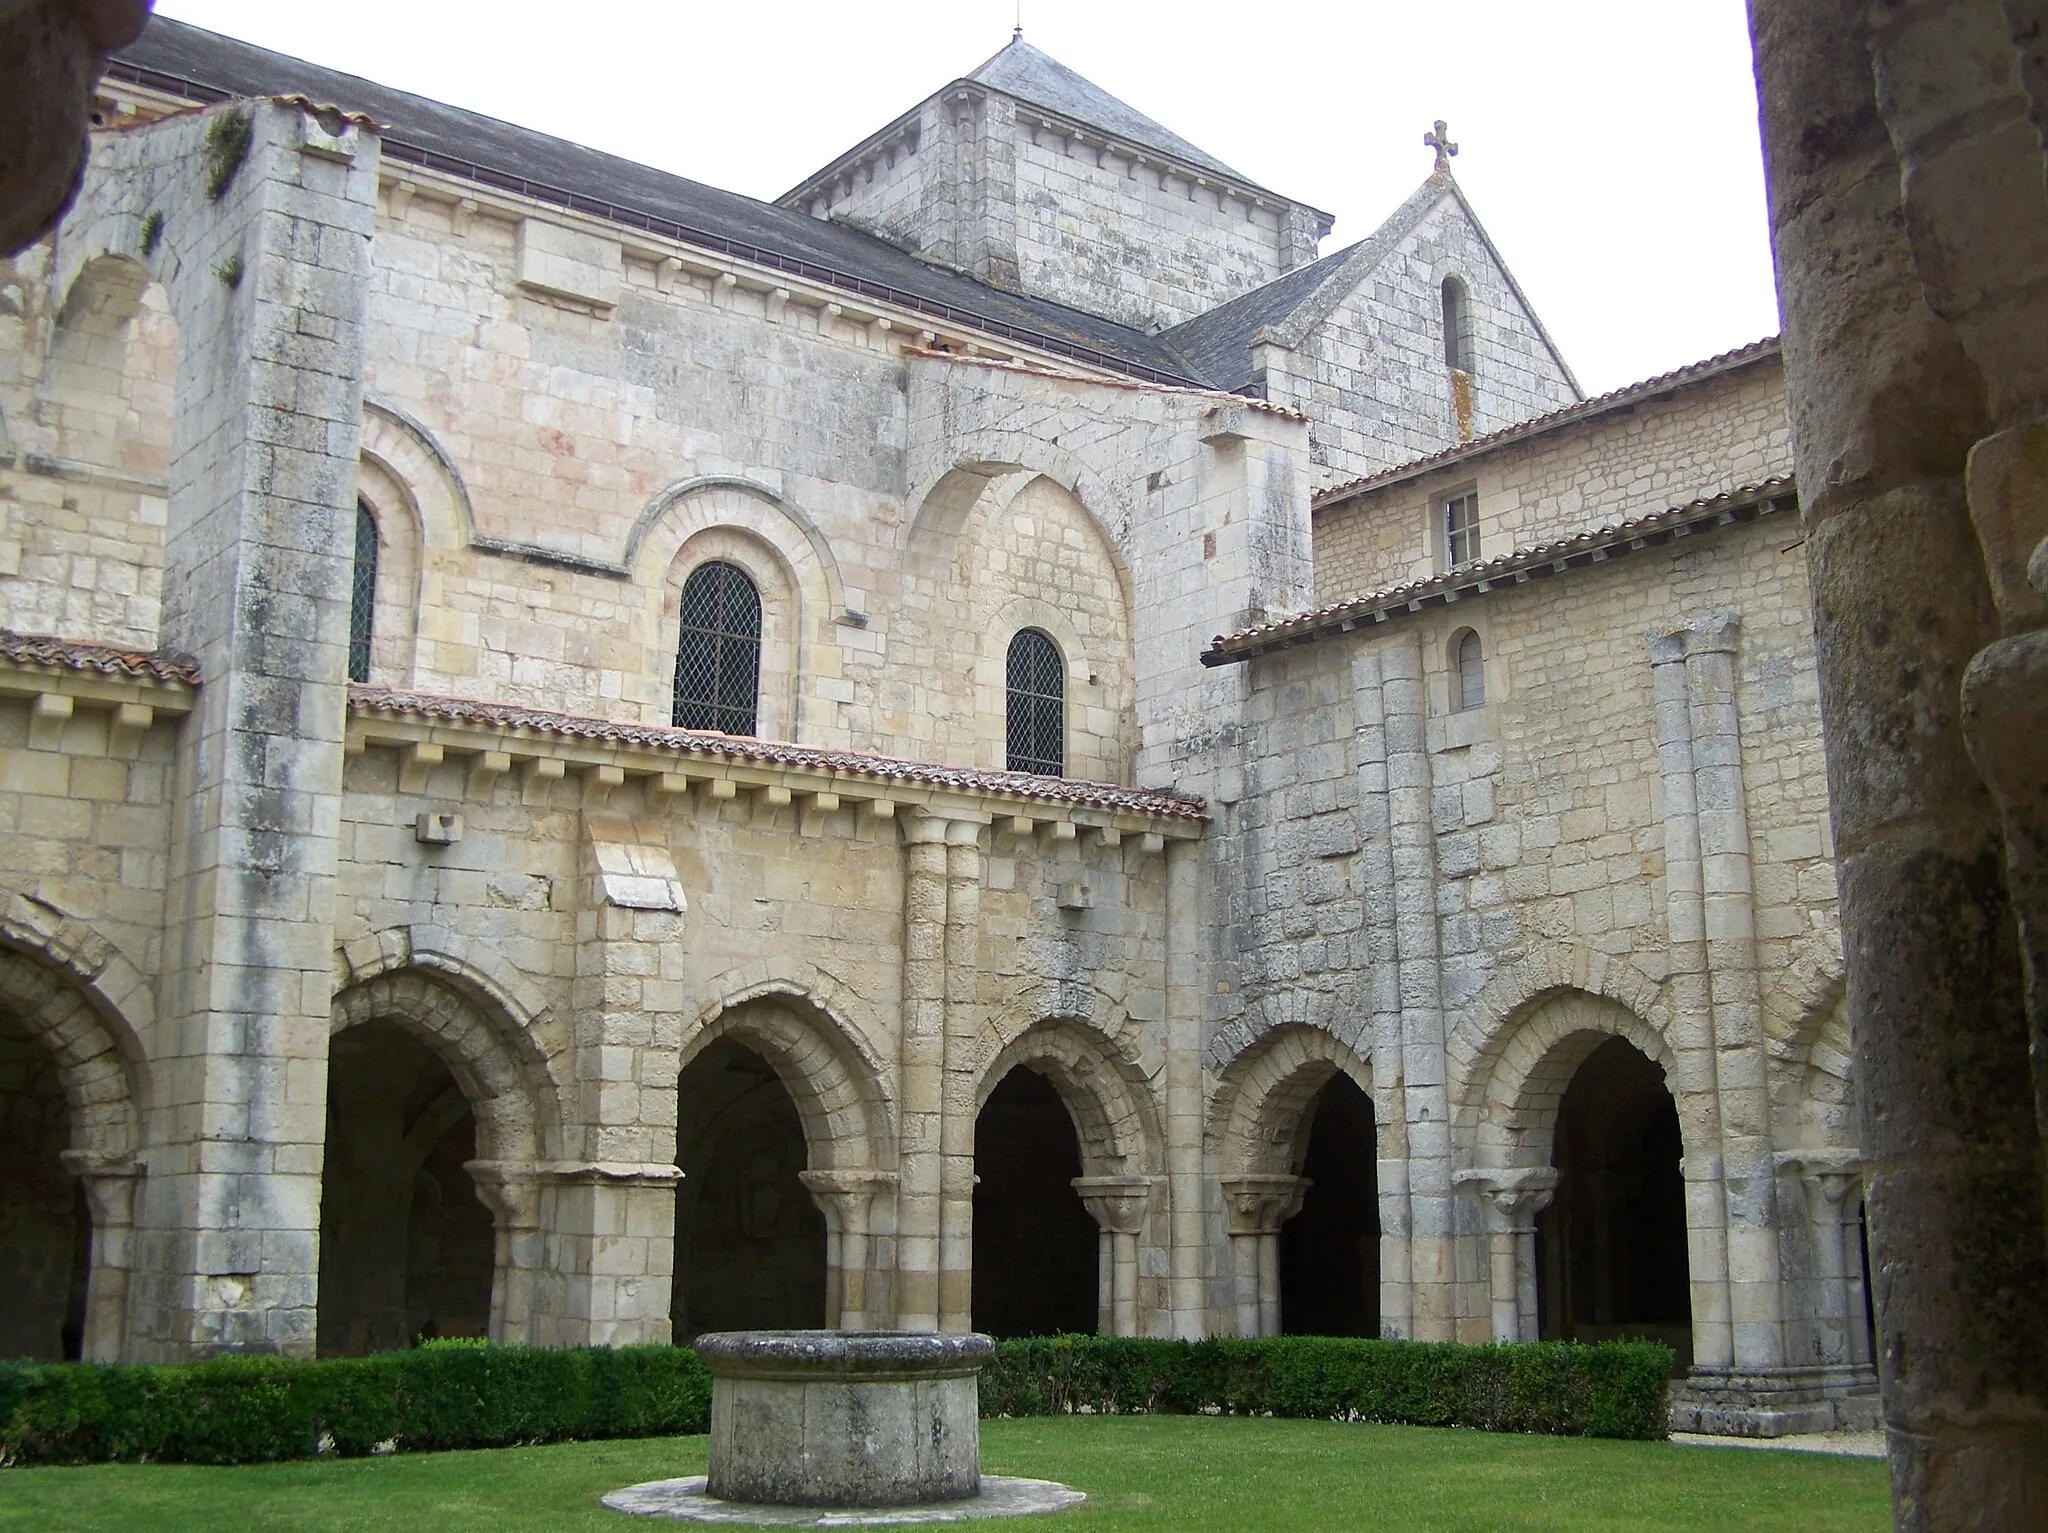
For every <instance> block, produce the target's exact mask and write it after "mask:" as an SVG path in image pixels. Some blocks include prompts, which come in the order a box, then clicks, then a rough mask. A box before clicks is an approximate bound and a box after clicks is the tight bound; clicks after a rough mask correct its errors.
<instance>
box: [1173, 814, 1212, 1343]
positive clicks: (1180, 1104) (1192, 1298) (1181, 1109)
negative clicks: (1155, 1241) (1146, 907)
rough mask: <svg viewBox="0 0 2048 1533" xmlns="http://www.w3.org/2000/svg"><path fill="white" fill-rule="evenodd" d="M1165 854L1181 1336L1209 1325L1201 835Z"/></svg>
mask: <svg viewBox="0 0 2048 1533" xmlns="http://www.w3.org/2000/svg"><path fill="white" fill-rule="evenodd" d="M1164 855H1165V860H1166V1170H1167V1209H1168V1228H1169V1231H1170V1234H1169V1238H1170V1240H1171V1242H1172V1249H1171V1253H1170V1259H1169V1267H1168V1271H1169V1275H1170V1276H1169V1290H1168V1291H1169V1293H1170V1294H1171V1301H1170V1303H1169V1306H1168V1307H1169V1309H1170V1310H1171V1319H1170V1324H1171V1326H1172V1333H1173V1335H1175V1336H1177V1337H1179V1338H1180V1339H1181V1340H1183V1341H1199V1340H1201V1338H1202V1337H1203V1336H1204V1335H1205V1334H1206V1333H1207V1330H1208V1326H1207V1323H1206V1322H1207V1316H1208V1308H1209V1307H1208V1303H1207V1299H1206V1295H1205V1292H1204V1281H1203V1280H1204V1278H1205V1276H1206V1273H1205V1270H1204V1264H1205V1260H1206V1258H1207V1255H1208V1241H1207V1239H1206V1227H1205V1221H1204V1219H1203V1208H1202V1204H1203V1201H1204V1199H1203V1192H1204V1179H1203V1176H1202V1133H1203V1115H1202V1109H1203V1101H1202V1012H1201V976H1202V967H1201V954H1200V950H1199V949H1200V942H1201V898H1202V891H1201V866H1202V864H1201V857H1202V846H1201V843H1199V842H1195V841H1177V840H1174V841H1168V842H1167V843H1166V849H1165V853H1164Z"/></svg>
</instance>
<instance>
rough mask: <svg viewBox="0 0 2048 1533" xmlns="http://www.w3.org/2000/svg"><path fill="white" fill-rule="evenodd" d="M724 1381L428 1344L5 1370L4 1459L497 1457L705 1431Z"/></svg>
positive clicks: (568, 1356)
mask: <svg viewBox="0 0 2048 1533" xmlns="http://www.w3.org/2000/svg"><path fill="white" fill-rule="evenodd" d="M710 1415H711V1375H710V1373H709V1372H708V1371H707V1370H706V1369H705V1367H704V1365H703V1363H701V1362H699V1361H698V1359H697V1354H696V1353H694V1352H691V1351H689V1350H688V1349H687V1348H681V1347H621V1348H618V1349H617V1350H613V1349H611V1348H607V1347H585V1348H577V1349H573V1350H563V1351H550V1350H542V1349H540V1348H536V1347H487V1346H483V1345H481V1344H473V1345H462V1344H456V1343H445V1342H443V1343H429V1344H427V1345H426V1346H423V1347H420V1348H419V1349H418V1350H416V1351H409V1352H385V1353H380V1354H378V1355H377V1356H375V1357H349V1358H327V1359H322V1360H321V1361H319V1362H291V1361H287V1360H285V1359H283V1358H276V1357H223V1358H216V1359H213V1360H212V1361H209V1362H203V1363H189V1364H184V1365H181V1366H176V1367H152V1366H150V1365H148V1364H132V1365H117V1366H106V1365H100V1364H91V1363H86V1364H79V1363H63V1364H48V1365H42V1366H37V1365H24V1364H11V1363H0V1456H4V1457H6V1458H12V1459H15V1460H17V1461H19V1462H23V1463H44V1464H83V1463H95V1462H103V1461H105V1460H109V1459H124V1460H135V1459H154V1460H162V1461H174V1462H182V1463H189V1464H247V1463H254V1462H257V1461H260V1460H265V1459H287V1458H306V1457H309V1456H311V1455H313V1454H315V1453H319V1452H322V1451H326V1452H333V1453H342V1454H362V1453H368V1452H370V1451H371V1450H372V1449H373V1448H375V1447H377V1446H378V1445H379V1444H383V1443H390V1444H392V1445H393V1446H394V1447H396V1448H398V1449H400V1450H403V1451H407V1452H426V1451H431V1450H433V1449H437V1448H497V1447H503V1446H505V1445H506V1444H509V1443H530V1442H549V1441H555V1440H559V1439H564V1438H591V1437H657V1436H663V1435H668V1434H674V1433H681V1432H702V1431H705V1430H706V1429H707V1427H708V1425H709V1422H710Z"/></svg>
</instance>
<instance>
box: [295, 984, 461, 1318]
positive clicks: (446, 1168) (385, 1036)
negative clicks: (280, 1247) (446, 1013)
mask: <svg viewBox="0 0 2048 1533" xmlns="http://www.w3.org/2000/svg"><path fill="white" fill-rule="evenodd" d="M475 1156H476V1116H475V1114H474V1113H473V1112H472V1111H471V1109H470V1105H469V1100H468V1098H467V1097H466V1096H465V1095H464V1094H463V1090H462V1087H461V1086H460V1085H459V1084H458V1083H457V1082H456V1080H455V1077H454V1076H453V1074H451V1073H450V1071H449V1069H448V1067H447V1065H445V1064H443V1063H442V1062H441V1060H440V1058H439V1057H438V1056H437V1055H436V1054H435V1053H434V1052H433V1050H431V1049H429V1048H428V1047H427V1046H426V1045H425V1044H423V1043H421V1042H420V1041H419V1040H418V1039H417V1038H415V1037H414V1036H413V1035H412V1034H411V1033H409V1032H407V1031H405V1030H404V1029H403V1028H401V1027H399V1026H398V1025H396V1024H395V1023H391V1022H367V1023H364V1024H362V1025H360V1026H357V1027H350V1028H346V1029H344V1030H343V1031H342V1032H339V1033H337V1034H335V1035H334V1038H333V1040H332V1042H331V1044H330V1046H329V1050H328V1061H327V1158H326V1164H325V1169H324V1171H323V1173H322V1178H321V1191H320V1320H319V1324H320V1342H319V1345H320V1354H321V1356H323V1357H357V1356H361V1355H363V1354H365V1353H369V1352H384V1351H389V1350H391V1349H393V1348H396V1347H409V1346H411V1345H413V1344H414V1343H415V1342H417V1341H422V1340H430V1339H432V1338H435V1337H442V1336H483V1335H486V1334H488V1332H489V1329H490V1320H491V1274H492V1265H493V1254H494V1253H493V1239H494V1237H493V1232H492V1224H491V1215H490V1212H489V1210H488V1209H486V1208H485V1207H484V1205H483V1204H482V1203H481V1202H480V1201H478V1199H477V1196H476V1186H475V1184H474V1183H473V1182H472V1181H471V1179H470V1175H469V1173H468V1172H467V1171H466V1170H464V1169H463V1165H464V1162H466V1161H469V1160H472V1159H474V1158H475Z"/></svg>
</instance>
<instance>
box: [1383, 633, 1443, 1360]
mask: <svg viewBox="0 0 2048 1533" xmlns="http://www.w3.org/2000/svg"><path fill="white" fill-rule="evenodd" d="M1379 659H1380V680H1381V698H1382V706H1383V708H1384V714H1383V717H1384V719H1385V728H1386V740H1387V808H1388V816H1389V834H1388V841H1389V844H1390V847H1391V849H1392V861H1393V873H1394V891H1393V892H1394V939H1395V956H1396V964H1397V973H1398V983H1399V986H1400V1003H1399V1004H1400V1018H1401V1021H1400V1030H1401V1081H1402V1085H1403V1088H1404V1090H1403V1096H1404V1103H1403V1106H1404V1109H1405V1111H1404V1121H1405V1123H1406V1127H1407V1146H1408V1219H1409V1236H1408V1248H1409V1272H1410V1279H1411V1288H1410V1292H1411V1294H1412V1298H1411V1300H1410V1302H1411V1305H1412V1311H1411V1313H1412V1315H1413V1327H1414V1329H1413V1336H1414V1339H1415V1340H1417V1341H1451V1340H1454V1339H1455V1338H1456V1334H1457V1304H1456V1288H1455V1286H1454V1284H1455V1279H1456V1270H1455V1265H1454V1257H1455V1251H1454V1236H1455V1229H1454V1227H1453V1219H1454V1214H1455V1210H1454V1208H1453V1206H1452V1198H1451V1123H1450V1093H1449V1087H1448V1085H1447V1081H1446V1072H1445V1064H1444V1019H1443V988H1442V987H1443V971H1442V965H1441V964H1440V962H1439V961H1438V959H1439V949H1438V942H1437V912H1436V895H1437V889H1436V839H1435V829H1434V822H1433V819H1432V815H1431V808H1430V769H1429V747H1428V743H1427V737H1426V731H1425V725H1426V723H1427V720H1428V713H1429V701H1428V688H1427V687H1426V685H1425V683H1424V677H1423V669H1422V649H1421V641H1420V640H1419V639H1418V638H1417V637H1416V636H1415V635H1414V634H1412V633H1411V634H1401V635H1399V636H1397V637H1395V638H1394V639H1392V640H1391V641H1389V642H1388V643H1386V644H1384V645H1382V646H1381V647H1380V651H1379Z"/></svg>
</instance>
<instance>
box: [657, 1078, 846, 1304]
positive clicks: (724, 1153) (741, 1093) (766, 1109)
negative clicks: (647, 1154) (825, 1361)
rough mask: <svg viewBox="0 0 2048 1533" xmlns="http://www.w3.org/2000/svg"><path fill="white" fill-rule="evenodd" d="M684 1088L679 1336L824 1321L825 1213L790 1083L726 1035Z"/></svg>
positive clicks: (676, 1292) (679, 1157)
mask: <svg viewBox="0 0 2048 1533" xmlns="http://www.w3.org/2000/svg"><path fill="white" fill-rule="evenodd" d="M676 1089H677V1101H676V1164H677V1165H678V1166H680V1167H681V1168H682V1172H683V1179H682V1181H681V1182H680V1183H679V1184H678V1185H677V1187H676V1268H675V1284H674V1289H673V1292H672V1296H671V1299H670V1307H669V1315H670V1318H671V1320H672V1321H673V1323H674V1336H675V1340H676V1342H677V1343H678V1344H681V1343H684V1342H687V1341H688V1340H689V1339H690V1338H691V1337H693V1336H698V1335H701V1334H702V1333H704V1332H706V1331H749V1330H785V1329H786V1330H802V1329H812V1328H816V1327H820V1326H823V1325H824V1324H825V1216H824V1215H823V1214H822V1213H820V1212H819V1211H818V1206H817V1203H816V1202H815V1201H814V1200H813V1199H812V1197H811V1194H810V1192H809V1191H808V1190H806V1188H805V1187H804V1185H803V1183H802V1181H801V1180H799V1176H798V1173H800V1172H801V1171H803V1170H804V1168H805V1166H806V1164H807V1161H808V1152H807V1148H806V1144H805V1140H804V1127H803V1120H802V1118H801V1117H799V1116H798V1113H797V1108H796V1103H795V1102H794V1101H792V1100H791V1098H790V1095H789V1091H788V1088H786V1087H785V1086H784V1085H783V1084H782V1079H781V1077H780V1076H778V1075H777V1074H776V1073H775V1068H774V1066H772V1065H771V1064H769V1063H768V1061H767V1060H765V1059H763V1058H762V1057H761V1056H760V1055H759V1054H756V1053H755V1052H754V1051H753V1050H751V1049H749V1048H746V1047H745V1046H743V1045H742V1044H739V1043H736V1042H734V1041H733V1040H732V1039H730V1038H721V1039H718V1040H717V1041H716V1042H714V1043H712V1044H710V1045H709V1046H708V1047H706V1048H705V1050H704V1052H703V1053H701V1054H699V1055H698V1056H697V1058H696V1059H694V1060H692V1061H691V1063H690V1065H689V1067H688V1068H687V1069H685V1070H684V1071H683V1073H682V1077H681V1079H680V1080H679V1081H678V1083H677V1088H676Z"/></svg>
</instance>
